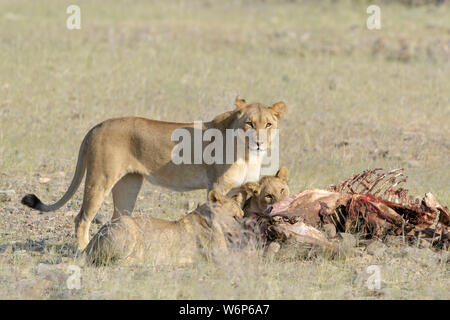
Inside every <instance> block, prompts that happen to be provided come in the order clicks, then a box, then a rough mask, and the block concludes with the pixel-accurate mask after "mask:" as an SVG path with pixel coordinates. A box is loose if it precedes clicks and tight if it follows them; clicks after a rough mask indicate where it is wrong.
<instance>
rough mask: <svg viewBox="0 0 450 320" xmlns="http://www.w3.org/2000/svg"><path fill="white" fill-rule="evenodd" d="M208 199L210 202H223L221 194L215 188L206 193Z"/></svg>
mask: <svg viewBox="0 0 450 320" xmlns="http://www.w3.org/2000/svg"><path fill="white" fill-rule="evenodd" d="M208 200H209V201H210V202H212V203H215V202H218V203H223V196H222V195H221V194H220V193H219V192H218V191H217V190H214V189H213V190H211V191H210V192H209V193H208Z"/></svg>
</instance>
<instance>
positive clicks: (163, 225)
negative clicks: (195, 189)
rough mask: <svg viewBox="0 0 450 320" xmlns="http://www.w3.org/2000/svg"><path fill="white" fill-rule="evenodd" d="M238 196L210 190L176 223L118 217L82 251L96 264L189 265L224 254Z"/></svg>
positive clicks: (238, 210) (238, 204)
mask: <svg viewBox="0 0 450 320" xmlns="http://www.w3.org/2000/svg"><path fill="white" fill-rule="evenodd" d="M242 202H243V200H242V195H241V194H238V195H236V196H235V197H233V198H228V197H225V196H222V195H220V194H219V193H218V192H217V191H215V190H212V191H211V192H210V193H209V194H208V202H206V203H203V204H200V205H199V206H198V207H197V209H195V210H194V211H192V212H190V213H188V214H187V215H186V216H185V217H184V218H182V219H180V220H178V221H169V220H163V219H157V218H151V217H146V218H145V217H130V216H121V217H119V218H116V219H113V220H112V221H111V222H109V223H107V224H105V225H103V226H102V227H101V228H100V230H99V231H98V232H97V234H96V235H95V236H94V237H93V238H92V239H91V241H90V242H89V244H88V245H87V247H86V249H85V250H84V251H83V253H84V254H85V256H86V258H87V261H88V262H89V263H93V264H96V265H104V264H108V263H110V262H119V263H121V262H125V263H135V262H142V261H144V260H146V261H152V262H154V263H156V264H165V263H167V264H169V263H176V264H185V263H192V262H194V261H195V260H196V259H197V258H199V257H200V256H206V257H207V258H211V257H214V256H215V255H217V254H226V253H227V251H228V250H227V238H226V233H227V230H231V229H233V228H236V224H237V222H236V220H235V218H241V217H242V216H243V211H242V209H241V205H242Z"/></svg>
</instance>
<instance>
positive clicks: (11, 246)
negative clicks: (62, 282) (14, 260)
mask: <svg viewBox="0 0 450 320" xmlns="http://www.w3.org/2000/svg"><path fill="white" fill-rule="evenodd" d="M22 250H23V251H26V252H52V253H54V254H58V255H60V256H62V257H73V255H74V254H75V253H76V245H75V244H67V243H66V244H52V243H47V242H46V240H45V239H42V240H31V239H26V240H25V242H11V243H5V244H2V245H0V254H4V253H10V252H15V251H22Z"/></svg>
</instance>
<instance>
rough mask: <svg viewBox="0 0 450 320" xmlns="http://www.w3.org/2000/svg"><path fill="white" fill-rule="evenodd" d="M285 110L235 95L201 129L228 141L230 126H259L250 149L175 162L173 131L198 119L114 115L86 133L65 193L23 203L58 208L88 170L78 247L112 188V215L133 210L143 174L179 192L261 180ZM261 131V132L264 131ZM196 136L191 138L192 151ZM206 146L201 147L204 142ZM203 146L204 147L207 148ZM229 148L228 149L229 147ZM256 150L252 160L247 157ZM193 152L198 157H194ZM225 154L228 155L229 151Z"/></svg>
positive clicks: (223, 189)
mask: <svg viewBox="0 0 450 320" xmlns="http://www.w3.org/2000/svg"><path fill="white" fill-rule="evenodd" d="M285 109H286V105H285V104H284V102H278V103H275V104H274V105H272V106H270V107H268V106H265V105H263V104H261V103H252V104H247V103H246V102H245V100H243V99H241V98H239V97H237V98H236V109H235V110H233V111H229V112H226V113H223V114H221V115H219V116H217V117H216V118H214V119H213V120H212V121H209V122H204V123H202V128H201V130H202V131H206V130H207V129H217V130H219V131H220V132H222V133H223V135H222V136H223V137H224V140H225V139H226V134H225V131H226V129H235V130H236V129H242V130H244V131H247V130H255V134H254V139H253V140H252V139H250V142H249V143H248V144H246V146H245V147H246V149H245V150H246V152H245V154H244V155H243V156H242V157H240V156H238V157H236V156H234V157H233V156H232V157H231V158H232V159H234V160H233V162H231V163H224V164H217V163H212V164H207V163H205V162H202V163H200V164H186V163H181V164H178V165H176V164H175V163H174V162H172V153H173V149H174V147H175V145H176V143H175V142H174V141H172V135H173V133H174V131H176V130H177V129H184V130H187V132H191V133H192V132H193V130H194V123H173V122H163V121H155V120H149V119H144V118H136V117H130V118H118V119H110V120H106V121H105V122H102V123H100V124H98V125H96V126H95V127H94V128H92V129H91V130H90V131H89V132H88V134H87V135H86V136H85V138H84V140H83V142H82V144H81V147H80V151H79V155H78V162H77V167H76V171H75V175H74V178H73V180H72V183H71V184H70V186H69V189H68V190H67V191H66V193H65V194H64V196H63V197H62V198H61V199H60V200H59V201H57V202H56V203H54V204H51V205H46V204H44V203H42V202H41V201H40V200H39V199H38V198H37V197H36V196H35V195H32V194H29V195H26V196H25V197H24V198H23V199H22V203H23V204H25V205H27V206H29V207H31V208H33V209H37V210H40V211H44V212H48V211H54V210H57V209H59V208H61V206H63V205H64V204H65V203H66V202H67V201H68V200H69V199H70V198H71V197H72V196H73V195H74V193H75V192H76V190H77V189H78V187H79V185H80V183H81V181H82V180H83V177H84V174H85V172H86V182H85V189H84V196H83V204H82V206H81V210H80V212H79V214H78V215H77V217H76V218H75V232H76V236H77V240H78V249H80V250H82V249H84V248H85V247H86V245H87V244H88V242H89V226H90V224H91V221H92V219H93V218H94V216H95V214H96V213H97V211H98V209H99V208H100V206H101V204H102V202H103V200H104V199H105V197H106V196H107V195H108V194H109V192H110V191H112V194H113V201H114V214H113V218H117V217H119V216H121V215H123V214H131V212H132V211H133V208H134V205H135V202H136V198H137V195H138V192H139V190H140V188H141V185H142V182H143V178H144V177H145V178H146V179H147V180H149V181H150V182H152V183H154V184H157V185H160V186H163V187H166V188H170V189H172V190H177V191H188V190H195V189H208V191H209V190H212V189H213V188H216V189H217V190H219V191H220V192H222V193H223V194H226V193H227V192H228V191H229V190H230V189H231V188H233V187H237V186H240V185H242V184H243V183H246V182H249V181H258V180H259V176H260V170H261V162H262V157H263V155H264V152H265V150H267V149H268V147H269V146H270V141H271V137H272V132H274V131H272V130H273V129H276V128H277V124H278V120H279V119H280V117H281V116H282V114H283V113H284V111H285ZM261 133H263V134H261ZM194 142H195V140H194V139H191V143H192V150H196V148H195V147H194ZM201 148H202V146H201ZM203 148H204V146H203ZM225 152H226V150H225ZM251 154H253V155H254V158H253V159H252V163H251V164H250V163H249V157H250V155H251ZM193 156H196V154H195V155H193ZM225 156H226V155H225Z"/></svg>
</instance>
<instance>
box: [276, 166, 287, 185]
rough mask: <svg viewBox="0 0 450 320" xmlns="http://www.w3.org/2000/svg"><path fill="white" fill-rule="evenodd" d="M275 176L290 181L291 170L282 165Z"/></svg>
mask: <svg viewBox="0 0 450 320" xmlns="http://www.w3.org/2000/svg"><path fill="white" fill-rule="evenodd" d="M275 177H277V178H280V179H281V180H284V181H286V182H287V181H288V178H289V171H288V168H286V167H281V168H280V170H278V172H277V174H276V175H275Z"/></svg>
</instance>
